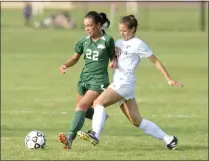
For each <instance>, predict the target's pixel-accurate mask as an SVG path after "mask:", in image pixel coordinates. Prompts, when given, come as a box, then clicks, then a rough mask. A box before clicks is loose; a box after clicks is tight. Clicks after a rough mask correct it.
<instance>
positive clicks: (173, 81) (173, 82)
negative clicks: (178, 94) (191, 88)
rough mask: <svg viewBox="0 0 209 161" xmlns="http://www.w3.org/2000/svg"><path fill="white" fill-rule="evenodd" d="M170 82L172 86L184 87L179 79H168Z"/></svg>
mask: <svg viewBox="0 0 209 161" xmlns="http://www.w3.org/2000/svg"><path fill="white" fill-rule="evenodd" d="M168 84H169V85H170V86H176V87H183V84H181V83H180V82H178V81H175V80H172V79H170V80H168Z"/></svg>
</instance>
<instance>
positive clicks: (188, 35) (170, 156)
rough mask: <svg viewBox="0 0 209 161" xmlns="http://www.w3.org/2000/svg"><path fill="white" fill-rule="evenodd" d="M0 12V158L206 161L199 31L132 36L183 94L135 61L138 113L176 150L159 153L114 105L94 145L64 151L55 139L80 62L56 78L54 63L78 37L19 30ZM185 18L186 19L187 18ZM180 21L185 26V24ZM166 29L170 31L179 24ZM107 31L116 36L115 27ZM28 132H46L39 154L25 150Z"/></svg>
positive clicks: (63, 126)
mask: <svg viewBox="0 0 209 161" xmlns="http://www.w3.org/2000/svg"><path fill="white" fill-rule="evenodd" d="M1 12H2V23H3V27H2V28H1V33H2V40H1V43H2V44H1V47H2V48H1V76H2V77H1V154H2V155H1V159H2V160H6V159H7V160H12V159H15V160H33V159H36V160H113V159H114V160H149V159H150V160H198V159H200V160H206V159H208V53H207V52H208V49H207V44H208V39H207V33H206V32H205V33H202V32H199V31H198V30H196V29H195V28H194V30H193V31H187V32H186V31H185V32H177V31H161V32H156V31H140V32H138V34H137V35H138V36H140V37H141V38H142V39H144V40H145V41H146V42H147V43H148V44H149V46H150V47H151V48H152V50H153V51H154V53H155V55H156V56H157V57H159V59H161V60H162V62H163V63H164V65H165V66H166V67H167V69H168V70H169V72H170V73H171V75H172V76H173V77H174V78H175V79H177V80H179V81H181V82H182V83H183V84H184V88H182V89H179V88H174V87H170V86H168V85H167V84H166V81H165V80H164V78H163V77H162V75H161V74H160V73H159V72H158V71H157V70H156V69H155V68H154V67H153V65H152V64H151V63H150V62H149V61H148V60H144V61H142V62H141V64H140V66H139V68H138V70H137V73H136V75H137V88H136V97H137V102H138V103H139V109H140V112H141V114H142V115H143V116H144V118H147V119H149V120H152V121H153V122H155V123H157V124H158V125H159V126H160V127H161V128H162V129H163V130H164V131H166V132H167V133H168V134H173V135H176V136H178V138H179V146H178V148H177V149H176V150H175V151H169V150H167V149H165V148H164V144H163V143H162V142H161V141H159V140H155V139H153V138H151V137H150V136H147V135H145V134H144V133H143V132H142V131H140V130H138V129H136V128H134V127H133V126H132V125H131V124H130V123H129V122H128V120H127V119H126V118H125V117H124V116H123V114H122V112H121V111H120V110H119V108H118V106H117V105H113V106H111V107H110V108H108V109H107V112H108V114H109V115H110V118H109V120H108V121H107V124H106V125H105V129H104V130H103V133H102V135H101V138H100V145H99V146H97V147H93V146H91V145H90V144H88V143H87V142H84V141H82V140H80V139H79V138H77V139H76V140H75V141H74V144H73V149H72V150H71V151H65V150H63V149H62V145H61V144H60V143H59V142H58V139H57V134H58V133H59V132H66V131H67V130H68V129H69V122H70V120H71V118H72V115H73V111H74V108H75V96H76V92H77V90H76V84H77V81H78V78H79V74H80V71H81V69H82V67H83V60H82V59H81V61H80V62H79V63H78V64H76V66H74V67H72V68H71V69H69V70H68V73H67V74H66V75H61V74H60V73H59V66H60V64H62V63H63V62H65V61H66V60H67V59H68V58H69V57H70V56H71V55H72V53H73V46H74V44H75V42H76V41H77V40H78V38H79V37H81V36H82V35H83V33H84V32H83V31H82V30H80V29H76V30H74V31H63V30H35V29H31V28H25V27H23V25H22V17H21V14H20V11H12V10H3V11H1ZM161 15H163V14H162V13H161ZM81 16H82V15H80V17H81ZM188 16H189V15H188ZM157 18H159V17H158V16H157V17H156V21H157ZM175 18H176V19H177V17H175ZM175 18H174V19H175ZM189 18H190V19H192V15H191V17H189ZM154 19H155V18H154V17H153V20H154ZM152 23H154V22H152ZM182 23H185V25H188V23H189V22H184V21H182V22H181V25H183V24H182ZM156 24H157V23H156ZM173 25H176V26H173V27H174V28H175V27H176V28H177V27H178V25H179V24H177V23H175V24H173ZM195 25H196V24H194V26H195ZM170 27H171V26H170ZM109 33H110V34H112V35H113V36H114V37H115V38H116V39H117V38H119V34H118V32H117V31H116V30H114V29H112V30H110V31H109ZM110 73H111V72H110ZM90 127H91V121H89V120H86V122H85V126H84V127H83V130H88V129H89V128H90ZM31 130H40V131H42V132H43V133H44V134H45V135H46V138H47V146H46V148H45V149H44V150H28V149H26V148H25V147H24V137H25V136H26V134H27V133H28V132H29V131H31Z"/></svg>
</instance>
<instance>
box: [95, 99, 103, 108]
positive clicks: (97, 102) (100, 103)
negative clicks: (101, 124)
mask: <svg viewBox="0 0 209 161" xmlns="http://www.w3.org/2000/svg"><path fill="white" fill-rule="evenodd" d="M97 105H103V102H102V101H101V100H100V99H96V100H95V101H94V103H93V106H94V107H95V106H97Z"/></svg>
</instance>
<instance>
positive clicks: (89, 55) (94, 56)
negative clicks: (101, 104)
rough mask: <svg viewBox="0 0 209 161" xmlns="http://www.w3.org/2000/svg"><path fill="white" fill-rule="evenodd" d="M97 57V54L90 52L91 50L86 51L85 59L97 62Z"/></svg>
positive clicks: (96, 52)
mask: <svg viewBox="0 0 209 161" xmlns="http://www.w3.org/2000/svg"><path fill="white" fill-rule="evenodd" d="M98 57H99V52H98V51H96V50H94V51H92V50H91V49H87V50H86V58H87V59H90V60H93V61H98V59H99V58H98Z"/></svg>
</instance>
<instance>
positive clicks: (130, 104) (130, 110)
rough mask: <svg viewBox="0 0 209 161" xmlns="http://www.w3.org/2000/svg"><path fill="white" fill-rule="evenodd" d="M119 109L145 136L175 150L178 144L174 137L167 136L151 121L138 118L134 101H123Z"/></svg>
mask: <svg viewBox="0 0 209 161" xmlns="http://www.w3.org/2000/svg"><path fill="white" fill-rule="evenodd" d="M120 107H121V110H122V111H123V113H124V114H125V115H126V117H127V118H128V119H129V120H130V121H131V123H132V124H133V125H134V126H136V127H137V128H139V129H141V130H143V131H144V132H145V133H146V134H148V135H150V136H152V137H154V138H156V139H160V140H163V142H164V143H165V145H166V146H167V147H168V148H169V149H175V148H176V145H177V142H178V140H177V138H176V137H175V136H169V135H168V134H166V133H165V132H164V131H163V130H161V129H160V128H159V127H158V126H157V125H156V124H155V123H153V122H152V121H149V120H146V119H143V118H142V117H141V116H140V113H139V111H138V107H137V103H136V100H135V99H130V100H127V101H124V103H123V104H122V105H121V106H120Z"/></svg>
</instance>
